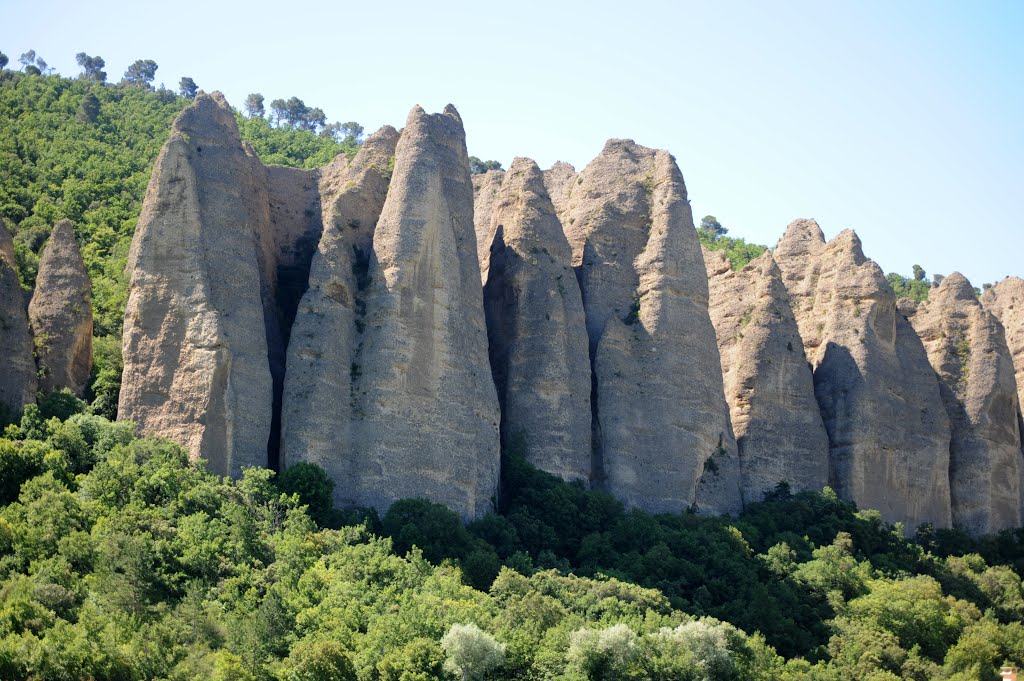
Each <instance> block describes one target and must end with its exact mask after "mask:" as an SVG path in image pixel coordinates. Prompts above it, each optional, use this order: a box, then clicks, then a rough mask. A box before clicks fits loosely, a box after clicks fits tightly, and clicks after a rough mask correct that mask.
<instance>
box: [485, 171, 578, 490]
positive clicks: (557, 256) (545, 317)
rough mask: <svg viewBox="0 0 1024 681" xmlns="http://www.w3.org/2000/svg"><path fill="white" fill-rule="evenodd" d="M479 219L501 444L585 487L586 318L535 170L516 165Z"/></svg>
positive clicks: (565, 246) (558, 226)
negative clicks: (516, 444)
mask: <svg viewBox="0 0 1024 681" xmlns="http://www.w3.org/2000/svg"><path fill="white" fill-rule="evenodd" d="M492 172H493V171H492ZM490 174H491V173H488V175H490ZM476 177H480V176H479V175H478V176H476ZM474 179H475V178H474ZM484 187H485V189H484V190H485V191H489V189H487V184H485V185H484ZM479 205H480V193H479V192H478V194H477V206H479ZM476 219H477V234H478V235H480V234H481V233H485V234H490V235H491V237H490V238H491V244H490V245H489V248H488V250H489V253H488V259H487V261H488V262H489V269H488V268H485V271H488V272H489V276H488V279H487V283H486V285H485V286H484V308H485V311H486V313H487V331H488V337H489V340H490V352H491V369H492V372H493V374H494V380H495V384H496V385H497V389H498V401H499V403H500V404H501V413H502V439H503V441H504V443H505V444H506V445H508V443H509V440H510V438H513V437H515V436H517V435H519V434H521V436H522V437H524V438H525V444H526V453H527V459H528V460H529V461H530V462H531V463H533V464H534V465H535V466H537V467H538V468H540V469H541V470H544V471H547V472H549V473H551V474H553V475H557V476H559V477H560V478H562V479H564V480H582V481H584V482H586V481H589V479H590V475H591V466H590V456H591V442H590V426H591V423H590V420H591V413H590V388H591V384H590V360H589V358H588V355H587V331H586V319H585V317H584V313H583V301H582V299H581V298H580V290H579V286H578V284H577V283H576V275H575V274H574V273H573V270H572V267H571V266H570V264H569V263H570V260H571V258H572V252H571V250H570V249H569V243H568V241H566V239H565V235H564V234H563V233H562V225H561V223H560V222H559V221H558V217H557V216H556V215H555V210H554V207H553V206H552V205H551V199H550V198H549V197H548V193H547V190H546V189H545V188H544V180H543V175H542V174H541V171H540V168H538V167H537V164H536V163H534V162H533V161H531V160H530V159H526V158H517V159H515V161H514V162H513V163H512V167H511V168H510V169H509V171H508V173H507V174H505V176H504V182H503V184H501V186H500V188H499V189H498V190H497V196H496V198H495V199H494V200H493V202H492V205H491V210H490V215H489V219H490V222H489V224H484V225H481V216H480V214H479V213H478V214H477V216H476ZM481 227H483V228H484V229H481Z"/></svg>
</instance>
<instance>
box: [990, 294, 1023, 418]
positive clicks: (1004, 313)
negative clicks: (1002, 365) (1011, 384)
mask: <svg viewBox="0 0 1024 681" xmlns="http://www.w3.org/2000/svg"><path fill="white" fill-rule="evenodd" d="M981 302H982V304H983V305H984V306H985V309H986V310H989V311H990V312H991V313H992V314H994V315H995V316H996V318H997V319H999V321H1000V322H1001V323H1002V325H1003V330H1004V331H1005V333H1006V344H1007V345H1008V346H1009V349H1010V355H1011V357H1012V358H1013V365H1014V367H1015V369H1016V374H1017V398H1018V399H1017V401H1018V404H1021V405H1024V279H1021V278H1020V277H1007V278H1006V279H1003V280H1002V281H1001V282H999V283H998V284H996V285H995V286H993V287H992V288H990V289H989V290H988V291H985V294H984V295H982V296H981Z"/></svg>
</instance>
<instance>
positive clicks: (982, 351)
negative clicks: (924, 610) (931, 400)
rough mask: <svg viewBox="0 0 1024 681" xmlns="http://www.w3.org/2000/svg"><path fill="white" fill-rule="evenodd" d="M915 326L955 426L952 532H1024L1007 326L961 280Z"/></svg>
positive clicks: (935, 295) (948, 282) (924, 308)
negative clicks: (982, 304) (1005, 329)
mask: <svg viewBox="0 0 1024 681" xmlns="http://www.w3.org/2000/svg"><path fill="white" fill-rule="evenodd" d="M911 322H912V323H913V325H914V329H915V330H916V331H917V333H918V335H919V336H920V337H921V340H922V341H923V342H924V345H925V348H926V349H927V351H928V359H929V361H930V362H931V365H932V367H933V368H934V369H935V372H936V373H937V374H938V376H939V380H940V387H941V392H942V401H943V403H944V404H945V407H946V413H947V414H948V416H949V421H950V424H951V426H952V435H953V439H952V445H951V449H950V466H949V477H950V489H951V493H952V503H953V525H954V526H955V527H959V528H961V529H963V530H966V531H967V532H970V533H971V534H989V533H993V532H998V531H1000V530H1005V529H1009V528H1016V527H1019V526H1020V524H1021V519H1020V493H1021V490H1020V470H1019V468H1020V466H1021V463H1022V462H1021V449H1020V447H1021V437H1020V431H1019V429H1018V428H1019V426H1018V417H1017V412H1018V402H1017V384H1016V381H1015V379H1014V367H1013V360H1012V358H1011V356H1010V350H1009V348H1008V347H1007V345H1006V338H1005V336H1004V334H1003V328H1002V325H1001V324H1000V323H999V321H998V320H997V319H996V318H995V317H994V316H993V315H992V313H991V312H988V311H987V310H985V309H984V308H983V307H982V306H981V303H980V302H979V301H978V298H977V295H976V294H975V291H974V287H973V286H971V283H970V282H969V281H967V279H966V278H965V277H964V276H963V275H962V274H960V273H959V272H954V273H953V274H951V275H949V276H948V277H946V278H945V279H944V280H943V281H942V285H941V286H939V287H938V288H936V289H933V290H932V291H931V293H930V294H929V297H928V300H927V301H925V302H924V303H922V304H921V305H920V307H919V308H918V310H917V312H916V314H914V316H913V317H911Z"/></svg>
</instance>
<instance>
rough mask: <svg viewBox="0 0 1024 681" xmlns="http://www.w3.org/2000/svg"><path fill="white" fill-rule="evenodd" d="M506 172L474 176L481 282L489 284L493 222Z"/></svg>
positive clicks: (475, 220) (477, 248)
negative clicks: (495, 207) (488, 273)
mask: <svg viewBox="0 0 1024 681" xmlns="http://www.w3.org/2000/svg"><path fill="white" fill-rule="evenodd" d="M504 179H505V171H503V170H488V171H487V172H486V173H476V174H474V175H473V223H474V228H475V230H476V256H477V260H479V261H480V281H481V282H483V283H487V268H488V267H489V262H490V252H491V243H493V241H494V230H495V229H496V228H497V223H495V222H493V221H492V220H491V217H492V216H493V214H494V206H495V204H497V202H498V194H499V192H500V191H501V183H502V182H503V181H504Z"/></svg>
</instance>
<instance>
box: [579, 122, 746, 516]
mask: <svg viewBox="0 0 1024 681" xmlns="http://www.w3.org/2000/svg"><path fill="white" fill-rule="evenodd" d="M575 182H576V184H575V185H574V186H573V188H572V191H571V193H570V195H569V196H568V198H567V199H566V203H565V206H564V208H563V210H562V215H563V226H564V228H565V230H566V235H567V236H568V239H569V243H570V245H571V246H572V250H573V265H574V266H575V267H576V270H577V278H578V280H579V282H580V288H581V291H582V294H583V306H584V309H585V311H586V318H587V331H588V336H589V341H590V354H591V358H592V362H593V367H594V380H595V392H594V394H596V396H597V398H596V406H597V411H596V414H595V419H594V426H595V429H594V443H595V457H594V458H595V472H596V476H595V477H596V478H597V479H596V482H597V483H598V484H603V485H604V486H606V488H607V489H608V491H610V492H611V493H612V494H614V495H616V496H618V497H619V498H620V499H622V500H623V501H624V502H625V503H626V504H627V505H630V506H638V507H641V508H643V509H646V510H649V511H654V512H660V511H680V510H683V509H686V508H689V507H691V506H694V505H696V506H697V507H698V508H700V509H701V510H703V511H705V512H710V513H715V512H736V511H738V510H739V509H740V508H741V505H742V499H741V498H740V489H739V465H738V460H737V455H736V445H735V441H734V440H733V435H732V428H731V426H730V425H729V413H728V407H727V405H726V403H725V395H724V391H723V386H722V375H721V364H720V361H719V356H718V345H717V343H716V341H715V331H714V328H713V327H712V325H711V320H710V317H709V316H708V284H707V276H706V273H705V269H704V262H703V258H702V256H701V250H700V243H699V241H698V239H697V234H696V231H695V230H694V227H693V215H692V212H691V210H690V204H689V201H688V200H687V197H686V187H685V185H684V183H683V176H682V174H681V173H680V172H679V168H678V167H677V166H676V163H675V159H674V158H673V157H672V156H671V155H670V154H669V153H668V152H666V151H656V150H653V149H648V148H646V147H641V146H639V145H637V144H635V143H634V142H632V141H630V140H610V141H609V142H608V143H607V144H606V145H605V148H604V150H603V151H602V152H601V154H600V155H599V156H598V157H597V158H596V159H594V161H592V162H591V163H590V164H589V165H588V166H587V167H586V168H585V169H584V170H583V171H582V172H581V173H580V174H579V176H578V177H577V179H576V181H575Z"/></svg>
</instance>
